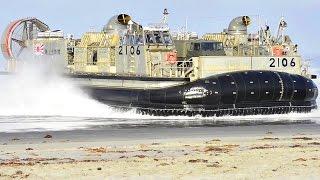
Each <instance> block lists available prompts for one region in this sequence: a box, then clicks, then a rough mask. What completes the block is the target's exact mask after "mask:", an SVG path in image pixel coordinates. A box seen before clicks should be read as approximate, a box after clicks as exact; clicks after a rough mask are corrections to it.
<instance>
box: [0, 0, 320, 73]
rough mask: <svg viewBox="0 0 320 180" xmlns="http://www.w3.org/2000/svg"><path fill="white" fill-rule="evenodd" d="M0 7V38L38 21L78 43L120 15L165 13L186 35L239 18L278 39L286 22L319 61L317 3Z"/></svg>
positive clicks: (55, 1) (179, 0)
mask: <svg viewBox="0 0 320 180" xmlns="http://www.w3.org/2000/svg"><path fill="white" fill-rule="evenodd" d="M0 4H1V5H0V33H2V32H3V31H4V29H5V27H6V26H7V24H9V22H10V21H13V20H15V19H19V18H24V17H37V18H38V19H40V20H41V21H43V22H45V23H46V24H48V25H49V27H50V28H51V29H60V30H63V31H64V33H65V34H74V35H75V37H77V38H80V37H81V34H82V33H84V32H86V31H88V30H90V29H94V30H96V31H100V30H101V29H102V27H103V25H104V24H106V23H107V22H108V20H109V18H110V17H112V16H113V15H116V14H119V13H126V14H129V15H130V16H132V18H133V20H134V21H136V22H138V23H141V24H142V25H147V24H148V23H155V22H159V21H160V19H161V17H162V12H163V9H164V8H167V9H168V11H169V13H170V15H169V26H170V27H171V29H172V30H177V29H179V28H181V27H183V26H184V25H185V22H186V20H187V22H188V23H187V24H188V30H189V31H195V32H198V33H199V34H203V33H205V32H221V31H222V30H223V29H224V28H227V26H228V24H229V22H230V20H231V19H232V18H233V17H236V16H241V15H249V16H251V17H252V19H253V20H256V21H255V25H252V27H251V30H253V31H256V30H257V27H258V24H259V23H258V19H260V24H265V23H266V22H267V23H268V25H269V26H270V27H271V30H272V31H273V32H274V33H275V31H276V28H277V25H278V22H279V19H280V18H281V16H284V18H285V19H286V21H287V23H288V29H287V34H289V35H290V36H291V39H292V40H293V41H294V42H295V43H297V44H299V47H300V53H301V54H302V55H303V56H304V57H305V58H315V59H317V58H318V59H320V52H319V49H320V35H319V32H318V31H319V30H320V23H319V22H320V21H319V20H320V1H319V0H304V1H293V0H263V1H258V0H241V1H235V0H229V1H226V0H158V1H154V0H121V1H119V0H74V1H71V0H27V1H25V0H10V1H8V0H0ZM258 17H259V18H258ZM3 61H4V58H3V57H2V55H1V56H0V62H3ZM0 64H1V63H0ZM319 64H320V63H319ZM0 67H1V65H0Z"/></svg>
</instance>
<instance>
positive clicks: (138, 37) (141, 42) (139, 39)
mask: <svg viewBox="0 0 320 180" xmlns="http://www.w3.org/2000/svg"><path fill="white" fill-rule="evenodd" d="M135 37H136V40H135V41H136V42H135V44H137V45H141V44H143V36H142V35H137V36H135Z"/></svg>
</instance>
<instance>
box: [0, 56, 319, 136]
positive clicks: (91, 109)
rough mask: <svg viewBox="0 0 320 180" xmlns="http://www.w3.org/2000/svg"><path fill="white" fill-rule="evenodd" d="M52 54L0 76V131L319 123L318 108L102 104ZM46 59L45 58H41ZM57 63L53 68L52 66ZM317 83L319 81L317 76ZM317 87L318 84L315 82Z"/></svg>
mask: <svg viewBox="0 0 320 180" xmlns="http://www.w3.org/2000/svg"><path fill="white" fill-rule="evenodd" d="M53 61H56V60H55V59H52V58H50V59H48V58H46V57H44V58H43V59H40V60H39V59H37V60H35V61H34V60H33V61H31V63H30V62H28V63H26V64H25V65H24V67H23V70H21V71H19V73H18V74H17V75H16V76H10V75H1V76H0V83H1V84H0V132H29V131H68V130H70V131H71V130H79V129H91V130H92V129H99V128H104V127H113V128H139V127H205V126H242V125H259V124H269V125H272V124H292V123H295V124H299V123H318V124H320V110H314V111H312V112H311V113H307V114H303V113H302V114H296V113H291V114H285V115H254V116H236V117H233V116H225V117H208V118H203V117H200V116H196V117H183V116H173V117H154V116H148V115H141V114H137V113H136V112H135V111H134V110H132V111H129V112H121V111H118V110H115V109H112V108H110V107H108V106H107V105H105V104H101V103H99V102H97V101H95V100H93V99H91V98H90V97H89V96H87V95H86V94H85V93H84V92H82V91H81V90H80V89H79V88H77V87H76V85H75V84H73V82H71V81H70V80H68V79H66V78H63V77H61V76H60V75H59V74H60V73H59V72H60V71H59V70H56V69H54V68H52V67H53V66H54V64H52V62H53ZM43 62H47V63H43ZM57 69H58V68H57ZM316 83H317V84H318V85H320V83H319V81H316ZM318 87H320V86H318Z"/></svg>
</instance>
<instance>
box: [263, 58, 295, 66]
mask: <svg viewBox="0 0 320 180" xmlns="http://www.w3.org/2000/svg"><path fill="white" fill-rule="evenodd" d="M269 66H270V67H287V66H291V67H295V66H296V62H295V59H294V58H292V59H287V58H270V65H269Z"/></svg>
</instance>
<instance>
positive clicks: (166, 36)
mask: <svg viewBox="0 0 320 180" xmlns="http://www.w3.org/2000/svg"><path fill="white" fill-rule="evenodd" d="M163 40H164V43H165V44H172V39H171V37H170V35H169V33H167V32H164V33H163Z"/></svg>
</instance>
